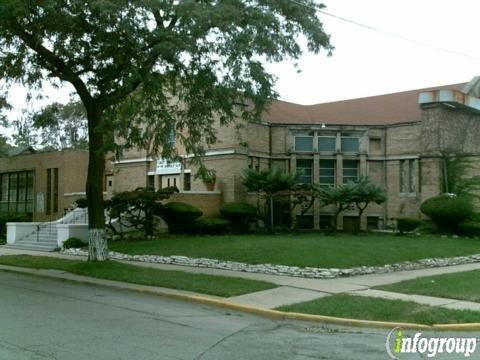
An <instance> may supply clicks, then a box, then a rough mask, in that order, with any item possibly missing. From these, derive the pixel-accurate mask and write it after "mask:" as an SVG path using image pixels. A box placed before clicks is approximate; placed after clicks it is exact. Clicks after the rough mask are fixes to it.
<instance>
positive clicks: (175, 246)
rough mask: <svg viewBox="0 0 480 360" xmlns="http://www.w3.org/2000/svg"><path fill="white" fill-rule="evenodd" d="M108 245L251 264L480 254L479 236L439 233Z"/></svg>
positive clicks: (369, 262) (340, 264)
mask: <svg viewBox="0 0 480 360" xmlns="http://www.w3.org/2000/svg"><path fill="white" fill-rule="evenodd" d="M109 248H110V250H114V251H119V252H122V253H126V254H140V255H146V254H151V255H164V256H168V255H184V256H189V257H194V258H211V259H219V260H231V261H240V262H245V263H248V264H278V265H290V266H300V267H326V268H351V267H356V266H363V265H365V266H381V265H385V264H393V263H397V262H402V261H414V260H419V259H425V258H432V257H452V256H463V255H468V254H478V253H480V241H478V240H475V239H468V238H456V239H454V238H451V237H445V238H442V237H440V236H438V235H424V236H417V235H386V234H360V235H357V236H356V235H348V234H337V235H335V236H327V235H324V234H320V233H309V234H276V235H259V234H252V235H223V236H171V237H165V238H163V239H157V240H151V241H115V242H110V243H109Z"/></svg>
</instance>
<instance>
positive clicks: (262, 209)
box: [242, 167, 297, 232]
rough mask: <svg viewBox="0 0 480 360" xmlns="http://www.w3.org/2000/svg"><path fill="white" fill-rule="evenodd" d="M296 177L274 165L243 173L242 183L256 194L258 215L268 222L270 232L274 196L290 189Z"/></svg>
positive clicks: (271, 228) (271, 229)
mask: <svg viewBox="0 0 480 360" xmlns="http://www.w3.org/2000/svg"><path fill="white" fill-rule="evenodd" d="M296 179H297V175H296V174H290V173H285V172H283V171H282V170H280V169H278V168H276V167H272V168H270V169H267V170H262V171H258V170H254V169H246V170H245V171H244V173H243V176H242V184H243V185H244V186H245V187H246V188H247V190H248V191H249V192H254V193H256V194H257V209H258V210H259V215H260V216H261V217H262V218H263V219H264V221H265V224H268V230H269V231H270V232H272V231H273V201H274V197H275V196H276V195H280V194H281V193H282V192H285V191H289V190H291V189H292V188H293V186H294V185H295V182H296ZM262 199H263V204H262Z"/></svg>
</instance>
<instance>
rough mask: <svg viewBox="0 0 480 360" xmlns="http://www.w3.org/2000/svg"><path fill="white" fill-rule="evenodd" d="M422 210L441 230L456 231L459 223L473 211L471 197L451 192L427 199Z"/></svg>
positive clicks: (421, 207)
mask: <svg viewBox="0 0 480 360" xmlns="http://www.w3.org/2000/svg"><path fill="white" fill-rule="evenodd" d="M420 210H421V211H422V212H423V213H424V214H425V215H427V216H428V217H429V218H430V219H431V220H432V221H433V222H434V223H435V225H436V226H437V228H438V229H439V230H444V231H456V230H457V229H458V224H460V223H461V222H463V221H465V220H466V219H468V218H469V217H470V216H471V215H472V213H473V206H472V202H471V201H470V199H468V198H466V197H461V196H455V195H451V194H443V195H438V196H434V197H431V198H429V199H427V200H425V201H424V202H423V203H422V205H421V206H420Z"/></svg>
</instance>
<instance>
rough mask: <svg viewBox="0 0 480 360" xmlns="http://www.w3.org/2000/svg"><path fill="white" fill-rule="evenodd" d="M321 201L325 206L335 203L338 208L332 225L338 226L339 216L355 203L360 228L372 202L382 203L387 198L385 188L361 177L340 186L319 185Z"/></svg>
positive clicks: (333, 226)
mask: <svg viewBox="0 0 480 360" xmlns="http://www.w3.org/2000/svg"><path fill="white" fill-rule="evenodd" d="M317 190H318V193H319V195H318V196H319V198H320V201H321V202H322V205H323V206H328V205H335V206H336V210H335V213H334V214H333V216H332V219H331V226H332V228H333V229H334V230H335V229H336V228H337V222H338V216H339V215H340V214H341V213H342V212H343V211H345V210H346V209H347V208H348V207H349V206H351V205H355V207H356V208H357V209H358V223H357V226H356V228H355V231H356V232H357V231H358V230H359V228H360V226H359V224H360V218H361V216H362V214H363V212H364V211H365V209H366V208H367V207H368V205H369V204H371V203H372V202H374V203H377V204H382V203H384V202H385V201H386V200H387V195H386V192H385V190H384V189H383V188H382V187H380V186H378V185H376V184H374V183H372V182H370V180H368V179H367V178H361V179H360V180H359V181H358V182H352V183H347V184H344V185H342V186H339V187H336V188H335V187H318V188H317Z"/></svg>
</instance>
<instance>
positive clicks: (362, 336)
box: [0, 271, 463, 360]
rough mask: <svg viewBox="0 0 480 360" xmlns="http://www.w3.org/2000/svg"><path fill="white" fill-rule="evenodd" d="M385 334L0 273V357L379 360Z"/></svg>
mask: <svg viewBox="0 0 480 360" xmlns="http://www.w3.org/2000/svg"><path fill="white" fill-rule="evenodd" d="M387 333H388V330H381V329H360V328H341V327H334V326H322V325H321V324H311V323H304V322H296V321H281V320H271V319H267V318H262V317H257V316H253V315H248V314H243V313H236V312H232V311H228V310H224V309H217V308H213V307H209V306H205V305H200V304H196V303H188V302H181V301H176V300H170V299H166V298H162V297H158V296H153V295H148V294H143V293H138V292H131V291H121V290H113V289H109V288H104V287H96V286H91V285H83V284H77V283H70V282H65V281H58V280H51V279H46V278H41V277H36V276H27V275H20V274H15V273H8V272H2V271H0V359H1V360H3V359H14V360H17V359H18V360H23V359H35V360H37V359H69V360H70V359H72V360H74V359H82V360H86V359H109V360H110V359H128V360H133V359H135V360H137V359H138V360H141V359H219V360H220V359H222V360H228V359H235V360H238V359H255V360H259V359H275V360H279V359H330V360H335V359H342V360H345V359H382V360H383V359H388V356H387V353H386V350H385V340H386V335H387ZM404 355H405V354H402V356H401V358H402V359H404V358H405V359H406V358H417V359H420V358H426V357H425V356H426V355H424V357H420V356H415V357H407V356H404ZM442 358H443V357H442ZM445 358H449V359H450V358H454V357H453V356H449V357H445ZM462 358H463V356H462Z"/></svg>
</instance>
